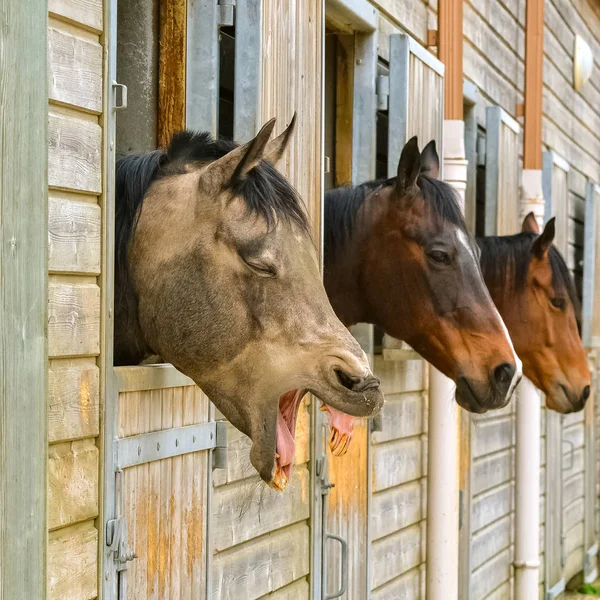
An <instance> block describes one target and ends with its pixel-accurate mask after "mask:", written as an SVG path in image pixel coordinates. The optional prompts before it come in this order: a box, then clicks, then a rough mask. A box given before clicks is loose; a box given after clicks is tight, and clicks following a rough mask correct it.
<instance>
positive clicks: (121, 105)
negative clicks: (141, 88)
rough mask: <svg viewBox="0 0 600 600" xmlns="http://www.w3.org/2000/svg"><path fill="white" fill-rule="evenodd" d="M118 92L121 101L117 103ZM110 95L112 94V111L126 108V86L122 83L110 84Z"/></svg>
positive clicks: (114, 82)
mask: <svg viewBox="0 0 600 600" xmlns="http://www.w3.org/2000/svg"><path fill="white" fill-rule="evenodd" d="M119 91H120V92H121V101H120V102H119V101H118V98H119ZM112 93H113V108H114V110H121V109H122V108H127V86H126V85H124V84H122V83H117V82H116V81H113V82H112Z"/></svg>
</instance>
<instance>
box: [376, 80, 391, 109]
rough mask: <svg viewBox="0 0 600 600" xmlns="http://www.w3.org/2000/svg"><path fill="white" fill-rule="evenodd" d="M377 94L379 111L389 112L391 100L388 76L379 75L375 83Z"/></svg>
mask: <svg viewBox="0 0 600 600" xmlns="http://www.w3.org/2000/svg"><path fill="white" fill-rule="evenodd" d="M375 93H376V94H377V106H376V109H377V110H388V105H389V98H390V78H389V77H388V76H387V75H378V76H377V80H376V82H375Z"/></svg>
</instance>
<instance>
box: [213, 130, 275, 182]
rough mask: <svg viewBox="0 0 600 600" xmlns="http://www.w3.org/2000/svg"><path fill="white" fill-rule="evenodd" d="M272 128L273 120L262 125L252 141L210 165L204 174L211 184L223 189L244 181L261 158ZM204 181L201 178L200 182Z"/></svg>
mask: <svg viewBox="0 0 600 600" xmlns="http://www.w3.org/2000/svg"><path fill="white" fill-rule="evenodd" d="M273 127H275V119H271V120H270V121H268V122H267V123H266V124H265V125H263V127H262V129H261V130H260V131H259V132H258V134H257V135H256V137H255V138H254V139H252V140H250V141H249V142H247V143H245V144H242V145H241V146H238V147H237V148H235V149H234V150H232V151H231V152H228V153H227V154H226V155H225V156H222V157H221V158H219V159H218V160H215V161H214V162H212V163H210V165H209V166H208V167H207V170H206V173H210V174H211V175H212V177H211V181H212V183H217V184H218V185H219V186H220V187H224V186H226V185H227V184H229V183H232V182H235V181H240V180H242V179H244V178H245V177H246V175H248V173H249V172H250V171H251V170H252V169H254V167H255V166H256V165H257V164H258V161H259V160H260V159H261V158H262V157H263V154H264V151H265V147H266V146H267V142H268V141H269V138H270V137H271V133H272V132H273ZM205 179H206V178H204V177H202V178H201V181H202V180H205Z"/></svg>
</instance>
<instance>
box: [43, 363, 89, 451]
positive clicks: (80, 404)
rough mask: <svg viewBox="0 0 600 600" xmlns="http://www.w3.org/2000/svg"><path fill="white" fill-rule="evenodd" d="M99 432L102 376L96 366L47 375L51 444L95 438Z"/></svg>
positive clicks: (51, 370) (53, 367) (51, 371)
mask: <svg viewBox="0 0 600 600" xmlns="http://www.w3.org/2000/svg"><path fill="white" fill-rule="evenodd" d="M99 432H100V373H99V370H98V367H97V366H96V365H89V364H86V365H82V366H76V367H60V366H56V363H51V364H50V368H49V371H48V441H49V442H50V443H53V442H60V441H66V440H75V439H80V438H85V437H95V436H97V435H98V434H99Z"/></svg>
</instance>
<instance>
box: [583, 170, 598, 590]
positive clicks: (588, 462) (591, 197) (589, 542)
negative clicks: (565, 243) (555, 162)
mask: <svg viewBox="0 0 600 600" xmlns="http://www.w3.org/2000/svg"><path fill="white" fill-rule="evenodd" d="M599 227H600V186H598V185H595V184H594V183H592V182H588V184H587V189H586V198H585V235H584V263H583V286H582V287H583V289H582V292H583V311H582V338H583V344H584V346H585V347H586V348H587V349H588V350H589V353H590V354H589V356H590V371H591V372H592V396H591V397H590V399H589V400H588V403H587V405H586V408H585V519H584V527H585V534H584V550H585V555H584V580H585V582H586V583H591V582H593V581H595V579H596V578H597V576H598V526H597V522H596V519H597V509H598V493H597V488H596V486H597V472H596V470H597V464H598V460H597V454H596V452H597V449H596V440H597V435H596V433H597V432H596V423H595V421H596V415H597V414H598V412H597V411H598V409H597V406H596V403H597V401H598V377H597V366H598V356H597V352H598V349H599V342H600V337H599V334H600V312H598V311H599V310H600V307H595V306H594V304H595V302H596V298H600V282H599V281H597V280H598V278H599V277H600V249H599V248H598V242H599V240H600V236H599V235H598V228H599Z"/></svg>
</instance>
